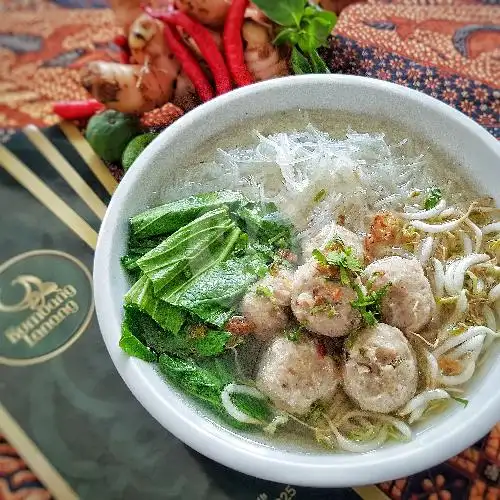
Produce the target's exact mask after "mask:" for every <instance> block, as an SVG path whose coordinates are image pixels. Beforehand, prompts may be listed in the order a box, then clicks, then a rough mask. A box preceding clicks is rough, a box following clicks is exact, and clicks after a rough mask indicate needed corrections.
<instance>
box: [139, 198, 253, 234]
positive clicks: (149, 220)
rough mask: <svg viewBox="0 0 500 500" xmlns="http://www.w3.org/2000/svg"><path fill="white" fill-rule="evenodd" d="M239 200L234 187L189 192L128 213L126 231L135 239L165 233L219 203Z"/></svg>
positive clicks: (243, 200)
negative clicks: (130, 215) (167, 201)
mask: <svg viewBox="0 0 500 500" xmlns="http://www.w3.org/2000/svg"><path fill="white" fill-rule="evenodd" d="M241 203H246V200H245V198H244V196H243V195H242V194H241V193H237V192H234V191H217V192H211V193H203V194H199V195H196V196H190V197H188V198H183V199H182V200H177V201H173V202H171V203H167V204H166V205H161V206H159V207H155V208H151V209H150V210H146V211H145V212H142V213H140V214H138V215H136V216H134V217H132V218H131V219H130V231H131V234H132V236H133V237H134V238H136V239H142V238H150V237H151V236H158V235H164V236H165V235H168V234H171V233H174V232H175V231H177V230H178V229H180V228H181V227H183V226H185V225H186V224H189V223H190V222H192V221H194V220H195V219H196V218H197V217H199V216H200V215H203V214H204V213H207V212H211V211H212V210H214V209H216V208H219V207H221V206H222V205H226V206H228V207H230V208H232V207H237V206H238V205H239V204H241Z"/></svg>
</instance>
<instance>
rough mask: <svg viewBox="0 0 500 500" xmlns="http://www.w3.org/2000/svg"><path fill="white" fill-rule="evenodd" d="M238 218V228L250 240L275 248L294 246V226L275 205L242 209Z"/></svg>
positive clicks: (238, 211) (237, 212)
mask: <svg viewBox="0 0 500 500" xmlns="http://www.w3.org/2000/svg"><path fill="white" fill-rule="evenodd" d="M236 216H237V223H238V226H239V227H240V228H241V229H242V230H243V231H244V232H245V233H246V234H247V235H248V238H249V240H251V241H255V240H256V241H257V242H259V243H260V244H261V245H266V246H268V247H270V246H271V247H275V248H291V247H292V246H293V244H294V242H293V241H292V240H293V226H292V224H290V222H289V221H287V220H286V219H285V218H284V217H283V216H282V215H281V214H280V213H279V211H278V208H277V207H276V205H275V204H274V203H266V204H263V205H252V206H250V205H247V206H244V207H241V208H240V209H238V210H237V211H236Z"/></svg>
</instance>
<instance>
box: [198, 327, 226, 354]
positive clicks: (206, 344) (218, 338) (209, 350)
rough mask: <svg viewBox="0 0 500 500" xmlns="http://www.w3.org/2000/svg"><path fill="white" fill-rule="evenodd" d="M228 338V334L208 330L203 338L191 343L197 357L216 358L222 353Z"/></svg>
mask: <svg viewBox="0 0 500 500" xmlns="http://www.w3.org/2000/svg"><path fill="white" fill-rule="evenodd" d="M230 338H231V334H230V333H229V332H225V331H221V330H208V331H207V332H206V333H205V335H204V336H203V337H201V338H198V339H195V340H194V341H193V347H194V351H195V353H196V354H198V355H199V356H217V355H218V354H220V353H221V352H223V351H224V348H225V347H226V343H227V341H228V340H229V339H230Z"/></svg>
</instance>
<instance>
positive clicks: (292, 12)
mask: <svg viewBox="0 0 500 500" xmlns="http://www.w3.org/2000/svg"><path fill="white" fill-rule="evenodd" d="M253 3H254V4H255V5H256V6H257V7H258V8H259V9H260V10H262V12H264V14H265V15H266V16H267V17H268V18H269V19H271V20H272V21H274V22H275V23H276V24H281V25H282V26H290V25H296V26H298V25H299V24H300V20H301V18H302V15H303V14H304V7H305V1H304V0H255V1H254V2H253Z"/></svg>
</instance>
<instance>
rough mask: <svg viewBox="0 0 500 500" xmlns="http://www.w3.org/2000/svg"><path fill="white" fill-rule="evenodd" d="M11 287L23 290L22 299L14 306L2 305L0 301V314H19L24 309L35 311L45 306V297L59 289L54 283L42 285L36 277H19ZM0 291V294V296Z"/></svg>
mask: <svg viewBox="0 0 500 500" xmlns="http://www.w3.org/2000/svg"><path fill="white" fill-rule="evenodd" d="M11 285H12V286H15V285H20V286H22V287H23V288H24V297H23V298H22V300H21V301H20V302H18V303H17V304H14V305H6V304H3V303H2V301H1V300H0V312H6V313H9V312H19V311H24V310H25V309H31V310H32V311H35V310H36V309H38V308H39V307H43V306H44V305H45V297H47V295H50V294H52V293H54V292H57V291H58V289H59V287H58V286H57V284H56V283H54V282H48V283H44V282H43V281H42V280H41V279H40V278H37V277H36V276H29V275H21V276H18V277H17V278H16V279H15V280H12V282H11ZM1 292H2V291H1V290H0V294H1Z"/></svg>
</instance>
